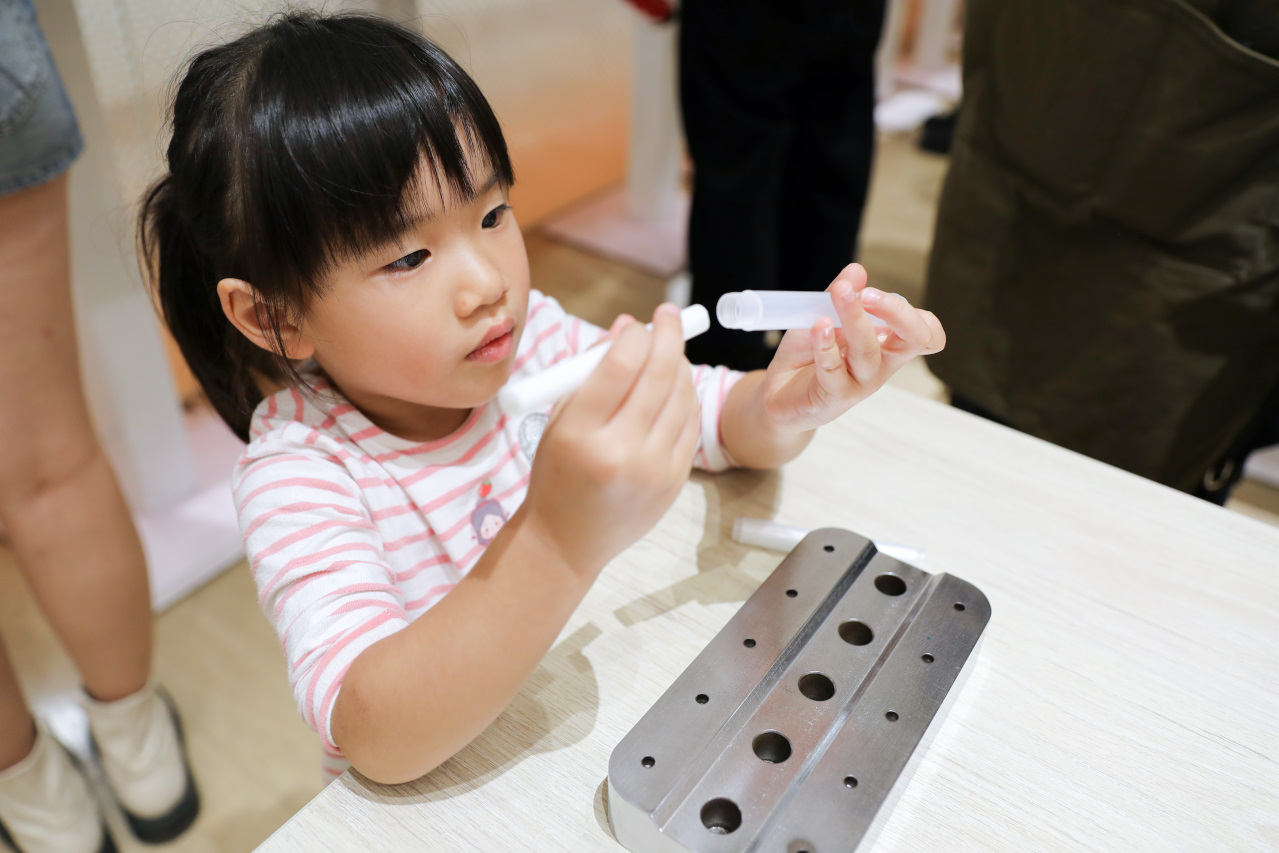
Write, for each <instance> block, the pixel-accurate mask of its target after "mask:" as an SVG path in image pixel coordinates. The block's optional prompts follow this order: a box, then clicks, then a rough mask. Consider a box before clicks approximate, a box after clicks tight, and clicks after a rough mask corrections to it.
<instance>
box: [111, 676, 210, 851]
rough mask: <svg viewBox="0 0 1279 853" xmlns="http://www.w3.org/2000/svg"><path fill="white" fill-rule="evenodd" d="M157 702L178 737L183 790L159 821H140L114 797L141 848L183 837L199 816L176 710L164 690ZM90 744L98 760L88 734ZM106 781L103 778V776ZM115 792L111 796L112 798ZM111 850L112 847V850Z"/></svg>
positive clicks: (155, 819) (197, 790)
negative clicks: (184, 776) (169, 718)
mask: <svg viewBox="0 0 1279 853" xmlns="http://www.w3.org/2000/svg"><path fill="white" fill-rule="evenodd" d="M156 693H157V695H159V697H160V699H161V700H163V701H164V704H165V705H166V706H167V707H168V709H169V716H170V717H171V718H172V719H173V728H174V730H175V731H176V732H177V735H178V747H179V748H180V749H181V751H182V768H183V770H184V771H185V773H186V790H185V791H184V792H183V793H182V797H181V798H180V799H179V800H178V802H177V803H176V804H175V805H174V806H173V808H171V809H169V811H167V812H165V813H164V814H162V815H160V816H158V817H139V816H138V815H135V814H134V813H133V812H131V811H129V810H128V809H127V808H126V807H125V805H124V803H123V802H121V801H120V798H119V797H116V798H115V800H116V804H117V805H118V806H119V807H120V811H121V812H123V813H124V818H125V820H126V821H127V822H128V824H129V829H130V830H132V832H133V834H134V836H136V837H137V839H138V840H139V841H141V842H143V843H144V844H164V843H166V842H168V841H172V840H173V839H175V838H177V837H178V836H179V835H181V834H182V833H184V832H186V831H187V830H188V829H190V828H191V824H193V823H195V819H196V818H197V817H198V816H199V814H200V791H199V789H198V788H196V785H195V775H194V774H193V773H192V772H191V760H190V757H189V756H188V755H187V742H186V734H185V732H183V730H182V718H181V717H180V716H179V715H178V709H177V706H175V705H174V704H173V698H172V697H171V696H169V694H168V692H166V691H165V690H163V689H160V690H157V691H156ZM89 742H90V744H91V745H92V748H93V753H94V755H95V757H97V756H99V755H100V753H99V752H98V744H97V741H96V740H94V739H93V733H92V731H90V733H89ZM103 777H104V778H106V774H105V773H103ZM107 786H108V787H110V780H109V779H108V780H107ZM114 793H115V792H114V791H113V792H112V794H113V795H114ZM112 849H113V850H114V847H113V848H112Z"/></svg>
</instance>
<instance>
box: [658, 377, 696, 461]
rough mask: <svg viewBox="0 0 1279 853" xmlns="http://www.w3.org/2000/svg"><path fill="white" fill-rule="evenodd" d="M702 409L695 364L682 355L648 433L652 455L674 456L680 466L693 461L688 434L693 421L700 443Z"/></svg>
mask: <svg viewBox="0 0 1279 853" xmlns="http://www.w3.org/2000/svg"><path fill="white" fill-rule="evenodd" d="M699 408H700V407H699V404H698V400H697V392H696V391H695V390H694V388H693V368H692V365H690V364H689V363H688V359H686V358H681V359H680V365H679V368H678V372H677V374H676V377H675V381H674V383H673V386H672V388H671V391H670V393H669V394H668V395H667V398H666V400H665V401H664V404H663V406H662V410H661V412H660V413H658V416H657V418H656V420H654V421H653V423H652V428H651V429H650V430H649V431H648V433H647V435H646V436H645V442H646V453H647V454H648V456H649V457H650V458H652V459H654V460H659V459H671V460H673V462H674V464H675V465H676V466H677V467H680V466H683V467H685V468H687V466H688V464H689V463H690V462H691V460H692V450H688V451H687V455H685V448H684V444H685V433H686V431H687V429H688V427H689V425H690V424H692V426H693V432H694V445H696V433H697V427H698V425H699V423H700V419H699V417H698V413H699Z"/></svg>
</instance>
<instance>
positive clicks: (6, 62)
mask: <svg viewBox="0 0 1279 853" xmlns="http://www.w3.org/2000/svg"><path fill="white" fill-rule="evenodd" d="M83 148H84V140H83V139H81V137H80V127H79V125H78V124H76V118H75V112H74V111H73V110H72V109H71V101H70V100H69V99H68V98H67V92H66V89H64V88H63V87H62V78H60V77H59V76H58V69H56V68H55V67H54V66H53V57H52V56H51V55H50V54H49V46H48V44H46V43H45V40H44V34H43V33H41V32H40V25H39V24H38V23H37V22H36V13H35V8H34V7H33V6H32V5H31V0H0V195H5V194H8V193H12V192H16V191H18V190H21V189H26V188H27V187H32V186H35V185H36V184H41V183H44V182H45V181H47V180H49V179H51V178H53V177H55V176H57V175H59V174H61V173H62V172H64V171H65V170H66V169H67V167H68V166H70V165H71V163H72V161H74V160H75V158H76V157H78V156H79V155H80V151H81V149H83Z"/></svg>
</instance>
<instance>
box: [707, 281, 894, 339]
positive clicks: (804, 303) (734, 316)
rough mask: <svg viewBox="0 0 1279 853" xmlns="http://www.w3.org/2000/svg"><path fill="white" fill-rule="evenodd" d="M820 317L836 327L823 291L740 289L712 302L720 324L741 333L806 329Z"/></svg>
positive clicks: (874, 319) (878, 321)
mask: <svg viewBox="0 0 1279 853" xmlns="http://www.w3.org/2000/svg"><path fill="white" fill-rule="evenodd" d="M866 316H868V317H870V321H871V323H873V324H875V325H876V326H887V324H886V323H885V322H884V321H883V320H881V319H879V318H878V317H876V316H875V315H873V314H869V313H868V314H867V315H866ZM822 317H830V318H831V319H832V320H834V321H835V327H836V328H839V326H840V322H839V315H838V314H836V313H835V303H834V302H833V301H832V300H831V296H830V294H829V293H827V292H826V291H824V290H743V291H740V292H738V293H725V294H724V295H723V296H721V297H720V298H719V302H718V303H717V304H716V305H715V319H716V320H718V321H719V324H720V325H721V326H723V327H724V328H725V329H740V330H742V331H743V332H764V331H771V330H774V329H775V330H778V331H782V330H785V329H807V328H810V327H811V326H812V325H813V323H816V322H817V321H818V320H819V319H820V318H822Z"/></svg>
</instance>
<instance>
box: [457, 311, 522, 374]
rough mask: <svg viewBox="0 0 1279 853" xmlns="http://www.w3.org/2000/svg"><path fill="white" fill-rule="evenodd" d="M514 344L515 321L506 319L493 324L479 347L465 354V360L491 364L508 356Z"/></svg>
mask: <svg viewBox="0 0 1279 853" xmlns="http://www.w3.org/2000/svg"><path fill="white" fill-rule="evenodd" d="M514 344H515V321H514V320H512V319H510V318H509V317H508V318H507V319H505V320H499V321H498V322H496V323H494V324H493V326H492V327H491V328H490V329H489V331H488V334H486V335H485V336H484V340H483V341H482V342H481V343H480V345H479V346H478V347H476V348H475V349H473V350H471V351H470V352H469V353H468V354H467V356H466V360H467V361H474V362H479V363H481V364H492V363H494V362H497V361H501V360H502V359H504V358H506V357H507V356H508V355H510V354H511V350H512V348H513V347H514Z"/></svg>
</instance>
